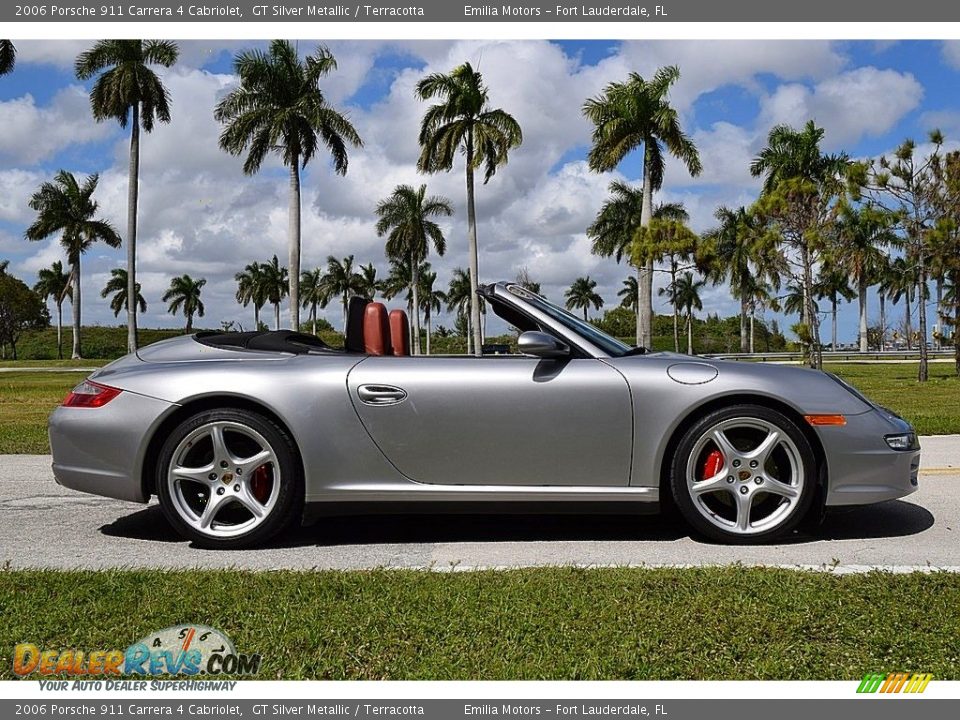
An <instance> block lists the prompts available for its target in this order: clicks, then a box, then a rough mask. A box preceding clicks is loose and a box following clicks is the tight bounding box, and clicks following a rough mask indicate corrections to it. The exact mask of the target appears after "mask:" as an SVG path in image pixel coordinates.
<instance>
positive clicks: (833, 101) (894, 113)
mask: <svg viewBox="0 0 960 720" xmlns="http://www.w3.org/2000/svg"><path fill="white" fill-rule="evenodd" d="M922 99H923V86H922V85H921V84H920V83H919V82H918V81H917V79H916V78H915V77H914V76H913V75H911V74H910V73H901V72H897V71H895V70H878V69H877V68H875V67H860V68H857V69H855V70H850V71H848V72H844V73H841V74H839V75H836V76H834V77H830V78H827V79H825V80H823V81H822V82H819V83H817V84H816V85H814V86H813V87H812V88H809V87H807V86H805V85H800V84H788V85H781V86H780V87H778V88H777V89H776V90H775V91H774V92H773V93H772V94H771V95H770V96H768V97H766V98H764V100H763V103H762V109H761V115H760V116H761V119H762V120H763V121H766V123H767V124H768V125H771V126H772V125H776V124H779V123H787V124H790V125H799V124H802V123H803V122H805V121H806V119H812V120H814V121H816V123H817V124H818V125H820V126H822V127H823V128H825V129H826V131H827V132H826V138H825V143H824V144H825V145H826V146H827V147H829V148H838V147H843V146H845V145H848V144H850V143H854V142H856V141H858V140H860V139H861V138H863V137H865V136H874V137H875V136H878V135H882V134H883V133H885V132H887V131H888V130H890V129H891V128H893V127H894V125H896V124H897V122H899V121H900V119H901V118H903V116H904V115H906V114H907V113H908V112H910V111H911V110H914V109H915V108H916V107H917V106H918V105H919V104H920V101H921V100H922Z"/></svg>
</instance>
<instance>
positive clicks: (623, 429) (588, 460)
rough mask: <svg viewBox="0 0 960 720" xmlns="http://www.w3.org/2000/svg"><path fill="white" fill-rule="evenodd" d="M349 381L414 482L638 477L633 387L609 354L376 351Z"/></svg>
mask: <svg viewBox="0 0 960 720" xmlns="http://www.w3.org/2000/svg"><path fill="white" fill-rule="evenodd" d="M347 386H348V391H349V393H350V399H351V400H352V402H353V405H354V407H355V408H356V410H357V414H358V415H359V416H360V419H361V421H362V422H363V424H364V426H365V427H366V429H367V431H368V432H369V433H370V436H371V437H372V438H373V440H374V442H375V443H376V444H377V445H378V446H379V447H380V449H381V450H382V451H383V453H384V455H386V457H387V458H388V459H389V460H390V461H391V462H392V463H393V464H394V465H395V466H396V467H397V469H398V470H399V471H400V472H402V473H403V474H404V475H406V476H407V477H408V478H410V479H411V480H415V481H417V482H421V483H434V484H454V485H566V486H584V485H590V486H624V485H628V484H629V482H630V459H631V450H632V443H633V440H632V437H633V412H632V408H631V401H630V392H629V388H628V386H627V383H626V381H625V380H624V378H623V376H622V375H621V374H620V373H619V372H618V371H617V370H614V369H613V368H611V367H610V366H609V365H607V364H605V363H603V362H602V361H600V360H596V359H565V360H541V359H536V358H530V357H524V356H500V357H489V356H488V357H483V358H476V357H429V356H420V357H369V358H367V359H365V360H363V361H362V362H360V363H358V364H357V365H356V366H354V368H353V369H352V370H351V371H350V374H349V376H348V379H347Z"/></svg>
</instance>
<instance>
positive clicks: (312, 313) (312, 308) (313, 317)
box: [310, 302, 317, 335]
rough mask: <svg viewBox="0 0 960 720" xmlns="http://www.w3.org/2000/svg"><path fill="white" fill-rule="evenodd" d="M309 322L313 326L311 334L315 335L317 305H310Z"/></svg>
mask: <svg viewBox="0 0 960 720" xmlns="http://www.w3.org/2000/svg"><path fill="white" fill-rule="evenodd" d="M310 322H311V323H312V325H313V334H314V335H316V334H317V303H315V302H314V303H311V305H310Z"/></svg>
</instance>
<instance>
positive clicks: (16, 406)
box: [0, 361, 960, 454]
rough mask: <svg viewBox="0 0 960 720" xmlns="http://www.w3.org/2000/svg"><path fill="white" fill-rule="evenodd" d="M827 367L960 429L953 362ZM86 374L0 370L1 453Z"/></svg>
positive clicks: (30, 446)
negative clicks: (920, 373) (922, 375)
mask: <svg viewBox="0 0 960 720" xmlns="http://www.w3.org/2000/svg"><path fill="white" fill-rule="evenodd" d="M34 362H37V363H38V366H43V365H49V364H51V363H55V362H58V361H47V362H46V363H40V362H39V361H31V363H30V364H31V365H32V364H33V363H34ZM63 362H71V361H63ZM83 362H91V361H83ZM92 362H94V363H96V361H92ZM827 369H828V370H830V371H831V372H835V373H837V374H838V375H840V376H841V377H843V378H844V379H846V380H847V381H849V382H850V383H851V384H853V385H854V386H856V387H857V388H859V389H860V390H862V391H863V392H864V393H865V394H866V395H867V396H869V397H870V398H872V399H874V400H876V401H877V402H879V403H880V404H881V405H885V406H886V407H889V408H890V409H892V410H895V411H896V412H898V413H899V414H901V415H902V416H903V417H905V418H906V419H907V420H909V421H911V422H912V423H913V424H914V425H915V427H916V428H917V430H918V431H919V432H920V434H921V435H943V434H948V433H960V378H957V377H956V376H955V375H953V365H952V364H945V363H931V365H930V380H929V381H928V382H927V383H926V384H925V385H923V384H921V383H918V382H917V381H916V380H915V379H914V378H915V376H916V371H917V370H916V366H915V365H913V364H908V365H892V364H883V365H880V364H874V365H869V364H863V365H856V364H837V365H830V366H828V367H827ZM81 379H82V374H80V373H68V372H64V373H51V372H37V373H31V372H17V373H0V454H4V453H47V452H49V448H48V445H47V428H46V422H47V416H48V415H49V414H50V412H51V411H52V410H53V409H54V408H55V407H56V406H57V404H59V403H60V401H61V400H63V398H64V396H65V395H66V394H67V392H68V391H69V390H70V388H72V387H73V386H74V385H76V384H77V383H78V382H80V380H81Z"/></svg>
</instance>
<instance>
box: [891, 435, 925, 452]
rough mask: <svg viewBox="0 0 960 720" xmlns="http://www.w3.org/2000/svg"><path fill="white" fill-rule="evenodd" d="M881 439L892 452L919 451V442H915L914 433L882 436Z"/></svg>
mask: <svg viewBox="0 0 960 720" xmlns="http://www.w3.org/2000/svg"><path fill="white" fill-rule="evenodd" d="M883 439H884V440H886V441H887V445H889V446H890V448H891V449H892V450H919V449H920V442H919V440H917V434H916V433H914V432H908V433H897V434H896V435H884V436H883Z"/></svg>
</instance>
